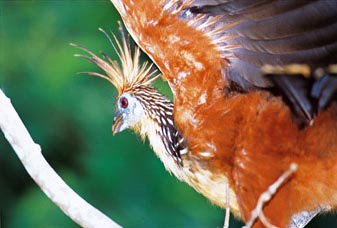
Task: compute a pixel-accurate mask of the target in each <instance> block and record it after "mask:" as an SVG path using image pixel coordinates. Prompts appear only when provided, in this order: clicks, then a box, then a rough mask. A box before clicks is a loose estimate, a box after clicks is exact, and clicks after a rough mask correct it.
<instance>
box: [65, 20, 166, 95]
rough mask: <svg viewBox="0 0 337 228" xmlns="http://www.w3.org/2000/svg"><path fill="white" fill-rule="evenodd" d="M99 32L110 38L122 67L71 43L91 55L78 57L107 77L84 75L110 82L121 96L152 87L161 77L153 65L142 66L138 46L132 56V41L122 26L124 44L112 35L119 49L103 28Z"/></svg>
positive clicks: (106, 57) (92, 74)
mask: <svg viewBox="0 0 337 228" xmlns="http://www.w3.org/2000/svg"><path fill="white" fill-rule="evenodd" d="M99 30H100V31H101V32H103V33H104V35H105V36H106V37H107V38H108V40H109V42H110V44H111V45H112V47H113V49H114V50H115V52H116V53H117V55H118V57H119V60H120V62H121V65H119V64H118V63H117V61H116V60H112V59H111V58H110V57H109V56H108V55H106V54H105V53H102V55H103V57H104V58H105V60H103V59H102V58H100V57H98V56H97V55H96V54H94V53H93V52H92V51H90V50H88V49H87V48H85V47H83V46H80V45H77V44H73V43H71V44H70V45H72V46H74V47H77V48H79V49H82V50H83V51H85V52H87V53H88V54H89V55H90V56H86V55H80V54H76V55H75V56H76V57H81V58H84V59H87V60H89V61H90V62H92V63H94V64H96V65H97V66H98V67H100V68H101V69H102V70H103V71H104V72H105V73H106V75H104V74H100V73H97V72H84V73H87V74H89V75H91V76H96V77H100V78H103V79H105V80H107V81H109V82H110V83H111V84H113V85H114V86H115V88H116V89H117V91H118V94H119V95H120V94H122V93H123V92H126V91H132V89H133V88H135V87H139V86H142V85H144V86H145V85H150V84H151V83H152V82H153V81H155V80H156V79H157V78H158V77H159V76H160V74H156V72H157V70H152V66H153V64H150V65H149V64H148V62H144V63H143V64H142V65H141V66H140V63H139V56H140V50H139V47H138V46H136V47H135V50H134V55H133V56H132V53H131V47H130V41H129V39H128V38H126V36H125V33H124V31H123V28H122V27H121V26H119V31H120V34H121V38H122V44H121V43H120V42H119V40H118V38H117V37H116V35H115V34H113V33H111V35H112V37H113V40H115V43H116V45H117V48H116V46H115V44H114V42H113V40H112V39H111V37H110V36H109V34H108V33H107V32H105V31H104V30H103V29H101V28H100V29H99Z"/></svg>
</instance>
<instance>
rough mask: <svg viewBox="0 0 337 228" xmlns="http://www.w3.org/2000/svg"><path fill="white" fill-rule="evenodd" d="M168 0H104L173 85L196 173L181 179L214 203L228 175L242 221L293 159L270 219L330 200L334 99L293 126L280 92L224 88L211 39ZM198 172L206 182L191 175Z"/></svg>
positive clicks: (336, 199)
mask: <svg viewBox="0 0 337 228" xmlns="http://www.w3.org/2000/svg"><path fill="white" fill-rule="evenodd" d="M168 2H170V1H158V0H138V1H132V0H123V1H121V0H112V3H113V4H114V5H115V7H116V8H117V9H118V11H119V12H120V14H121V16H122V18H123V21H124V23H125V25H126V27H127V29H128V31H129V32H130V34H131V35H132V37H133V38H134V39H135V41H136V43H137V44H138V45H139V46H140V47H141V48H142V50H144V52H146V53H147V54H148V55H149V57H150V58H151V59H152V60H153V62H154V63H155V64H156V65H157V66H158V67H159V69H160V71H161V72H162V76H163V77H164V78H165V79H166V80H167V81H168V83H169V85H170V87H171V89H172V91H173V94H174V119H175V125H176V126H177V128H178V130H179V131H180V132H181V134H182V135H183V136H184V138H185V141H186V143H187V145H188V149H189V152H188V153H187V154H185V155H182V158H183V160H184V163H187V164H190V165H188V167H189V170H190V171H191V172H196V173H197V174H196V175H194V177H192V176H188V177H187V178H189V179H184V178H183V179H184V181H186V182H188V183H189V184H190V185H192V186H193V187H194V188H195V189H196V190H197V191H199V192H201V193H202V194H204V195H205V196H206V197H207V198H209V199H210V200H211V201H212V202H213V203H214V204H217V205H219V206H221V207H225V205H226V202H225V201H226V198H225V197H222V198H221V197H219V194H216V193H214V190H215V189H217V190H219V188H218V187H219V186H224V184H225V182H226V181H228V182H229V185H230V191H231V193H232V194H231V199H230V204H231V209H232V212H233V213H234V214H235V215H236V216H239V217H241V218H242V219H243V220H244V221H247V220H249V218H250V212H251V211H252V210H253V208H254V207H255V205H256V203H257V200H258V198H259V196H260V194H261V193H262V192H264V191H265V190H266V189H267V188H268V186H269V185H271V184H272V183H273V182H274V181H275V180H276V179H277V178H278V177H279V176H280V175H281V174H282V173H283V172H284V171H285V170H287V169H288V167H289V165H290V164H291V163H296V164H298V170H297V171H296V172H295V173H294V175H293V176H292V177H291V178H289V179H288V181H287V182H286V183H284V184H283V185H282V187H281V188H280V189H279V191H278V192H277V194H276V195H275V196H274V197H273V198H272V199H271V200H270V202H268V203H267V205H266V206H265V207H264V213H265V215H266V217H267V218H268V219H269V220H270V222H271V223H272V224H274V225H276V226H278V227H286V226H287V225H289V222H290V219H291V217H292V216H293V215H294V214H296V213H299V212H301V211H311V210H314V209H316V208H317V207H320V206H322V207H327V208H330V207H331V208H335V207H337V165H336V164H337V106H336V105H332V106H331V107H330V108H328V109H327V110H326V111H324V112H321V113H320V114H319V115H318V116H317V117H316V119H315V121H314V122H313V124H312V125H311V126H308V127H306V128H304V129H299V128H298V126H297V125H296V123H294V121H293V120H292V116H291V112H290V110H289V107H288V106H287V105H285V103H284V102H283V101H282V99H281V98H278V97H275V96H273V95H272V94H270V93H269V92H266V91H252V92H248V93H243V94H238V93H235V92H231V91H229V90H228V89H227V88H228V81H227V79H226V75H225V70H224V69H226V66H227V65H228V62H227V61H225V60H224V58H223V52H222V50H221V48H219V45H218V44H217V42H214V40H212V38H211V37H210V36H209V35H207V34H205V32H203V31H202V29H197V27H198V26H199V27H201V26H200V24H198V25H197V26H194V25H193V24H192V25H191V24H188V23H187V21H184V19H183V18H181V14H179V7H177V6H175V7H174V1H171V3H172V4H171V7H170V5H168V6H167V7H166V9H165V7H164V6H165V4H168ZM181 7H183V6H181ZM228 26H230V25H228ZM228 39H230V37H229V38H228ZM201 47H202V48H201ZM229 48H230V47H229ZM163 162H164V163H165V159H164V161H163ZM171 171H172V170H171ZM173 173H175V171H173ZM205 173H207V175H209V177H208V178H206V182H207V183H205V181H204V182H203V181H202V180H203V178H198V175H199V176H202V175H204V174H205ZM212 180H213V182H211V181H212ZM218 180H221V181H218ZM217 181H218V184H219V186H217ZM223 191H224V194H223V195H224V196H225V188H224V189H223ZM213 193H214V194H213ZM254 227H262V224H261V223H260V222H259V221H258V222H257V223H256V224H255V226H254Z"/></svg>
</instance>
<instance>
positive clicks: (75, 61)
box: [0, 0, 331, 228]
mask: <svg viewBox="0 0 337 228" xmlns="http://www.w3.org/2000/svg"><path fill="white" fill-rule="evenodd" d="M118 20H120V18H119V16H118V14H117V12H116V11H115V9H114V8H113V6H112V5H111V3H110V2H109V1H108V0H105V1H51V0H50V1H1V2H0V87H1V89H2V90H3V91H4V92H5V93H6V94H7V96H9V97H10V98H11V100H12V103H13V105H14V106H15V108H16V110H17V112H18V113H19V115H20V116H21V118H22V120H23V121H24V123H25V124H26V127H27V128H28V130H29V132H30V133H31V135H32V137H33V139H34V140H35V141H36V142H37V143H39V144H40V145H41V146H42V149H43V154H44V156H45V157H46V158H47V160H48V161H49V163H50V164H51V165H52V166H53V167H54V168H55V169H56V171H57V172H58V173H59V174H60V175H61V176H62V178H64V180H65V181H66V182H67V183H68V184H69V185H70V186H71V187H72V188H73V189H74V190H75V191H76V192H77V193H79V194H80V195H81V196H82V197H83V198H84V199H86V200H87V201H88V202H90V203H92V204H93V205H94V206H95V207H97V208H98V209H100V210H101V211H102V212H104V213H106V214H107V215H108V216H109V217H111V218H112V219H114V220H115V221H116V222H118V223H119V224H121V225H122V226H124V227H163V228H165V227H193V228H198V227H200V228H202V227H222V223H223V218H224V212H223V211H222V210H221V209H219V208H217V207H215V206H213V205H211V204H210V203H209V202H208V201H207V200H206V199H205V198H204V197H202V196H201V195H199V194H198V193H196V192H195V191H194V190H193V189H191V188H190V187H188V186H187V185H186V184H184V183H180V182H179V181H178V180H176V178H175V177H172V176H170V174H169V173H168V172H166V171H165V169H164V167H163V165H162V164H161V162H160V161H159V159H157V158H156V157H155V155H154V153H153V152H152V151H151V150H150V148H149V146H148V143H147V142H145V143H143V142H142V141H141V140H140V138H139V137H138V136H136V135H135V134H134V133H132V132H131V131H126V132H123V133H121V134H119V135H117V136H115V137H113V136H112V134H111V123H112V116H113V111H114V104H115V102H114V100H115V96H116V91H115V90H114V88H113V87H112V86H111V85H110V84H109V83H107V82H105V81H104V80H101V79H98V78H91V77H88V76H86V75H80V76H78V74H77V72H81V71H98V69H97V67H95V66H94V65H93V64H91V63H89V62H87V61H85V60H83V59H79V58H75V57H73V55H74V54H75V53H83V52H81V51H80V50H78V49H76V48H74V47H71V46H70V45H69V43H70V42H74V43H78V44H82V45H84V46H86V47H88V48H89V49H91V50H93V51H94V52H96V53H98V52H99V51H104V52H106V53H108V54H109V55H110V56H111V57H112V58H114V59H116V55H115V54H114V53H113V50H112V48H111V46H110V45H109V43H108V41H107V39H106V38H105V37H104V36H103V34H102V33H100V32H99V31H98V28H99V27H101V28H103V29H105V30H107V31H110V30H111V31H112V32H117V26H118V25H117V21H118ZM156 86H157V87H158V88H159V89H160V90H161V91H162V92H164V93H166V94H167V95H168V96H170V94H169V89H168V87H167V85H166V84H165V83H163V82H158V83H156ZM0 167H1V171H0V206H1V212H0V213H1V224H2V225H3V226H4V227H11V228H22V227H28V228H29V227H34V228H45V227H46V228H47V227H48V228H60V227H78V226H77V225H76V224H75V223H74V222H72V221H71V220H70V219H69V218H68V217H67V216H65V215H64V214H63V213H62V212H61V211H60V210H59V209H58V208H57V207H56V206H55V205H54V204H53V203H52V202H51V201H50V200H49V199H48V198H47V197H46V196H45V195H44V194H43V192H42V191H41V190H40V189H39V188H38V186H37V185H36V184H35V183H34V182H33V181H32V180H31V178H30V177H29V176H28V175H27V173H26V171H25V170H24V168H23V166H22V165H21V163H20V162H19V160H18V158H17V157H16V155H15V153H13V151H12V149H11V148H10V146H9V144H8V143H7V141H6V140H5V138H4V137H3V135H2V134H0ZM325 221H326V219H325ZM317 224H318V223H317ZM317 224H316V227H317V226H318V225H317ZM241 225H242V224H241V223H237V222H235V220H234V219H233V218H232V219H231V226H230V227H231V228H235V227H240V226H241ZM330 227H331V226H330Z"/></svg>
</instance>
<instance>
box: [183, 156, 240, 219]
mask: <svg viewBox="0 0 337 228" xmlns="http://www.w3.org/2000/svg"><path fill="white" fill-rule="evenodd" d="M189 166H190V164H189V163H188V162H185V163H184V168H183V170H184V172H185V173H186V176H187V179H185V180H184V181H185V182H187V183H188V184H189V185H191V186H192V187H193V188H194V189H195V190H196V191H198V192H199V193H201V194H203V195H204V196H205V197H207V198H208V199H209V200H210V201H211V202H212V203H214V204H215V205H217V206H219V207H221V208H226V206H227V203H228V200H226V199H227V192H226V190H227V186H228V189H229V204H230V209H231V212H232V213H233V214H234V215H236V216H240V210H239V205H238V202H237V198H236V195H235V193H234V191H233V189H231V188H230V187H229V185H227V183H228V178H227V177H226V176H225V175H213V174H212V173H211V172H209V171H208V170H205V169H203V168H202V167H200V168H199V169H198V168H196V167H195V165H194V166H193V167H194V168H193V170H194V172H193V173H192V172H191V171H190V170H191V169H189Z"/></svg>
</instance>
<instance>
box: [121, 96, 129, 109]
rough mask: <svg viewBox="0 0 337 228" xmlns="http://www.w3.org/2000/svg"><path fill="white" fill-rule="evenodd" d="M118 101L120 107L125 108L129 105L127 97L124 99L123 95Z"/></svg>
mask: <svg viewBox="0 0 337 228" xmlns="http://www.w3.org/2000/svg"><path fill="white" fill-rule="evenodd" d="M120 103H121V106H122V108H127V107H128V105H129V102H128V99H126V98H125V97H122V98H121V99H120Z"/></svg>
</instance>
